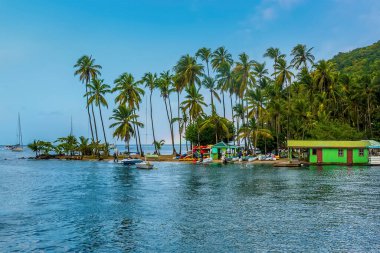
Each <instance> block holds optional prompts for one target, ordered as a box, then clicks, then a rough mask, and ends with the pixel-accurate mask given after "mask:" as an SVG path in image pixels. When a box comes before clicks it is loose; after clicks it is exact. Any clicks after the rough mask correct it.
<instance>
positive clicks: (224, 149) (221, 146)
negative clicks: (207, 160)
mask: <svg viewBox="0 0 380 253" xmlns="http://www.w3.org/2000/svg"><path fill="white" fill-rule="evenodd" d="M239 149H240V147H238V146H235V145H228V144H226V143H224V142H223V141H222V142H218V143H216V144H215V145H213V146H212V148H211V157H212V159H214V160H219V159H221V157H222V155H223V154H225V155H226V156H227V157H229V156H236V155H237V152H238V150H239Z"/></svg>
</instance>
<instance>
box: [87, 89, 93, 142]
mask: <svg viewBox="0 0 380 253" xmlns="http://www.w3.org/2000/svg"><path fill="white" fill-rule="evenodd" d="M87 83H88V82H87ZM87 93H88V87H87V84H86V94H87ZM86 100H87V103H86V105H87V114H88V120H89V122H90V130H91V139H92V142H94V131H93V129H92V121H91V114H90V107H89V106H88V95H86Z"/></svg>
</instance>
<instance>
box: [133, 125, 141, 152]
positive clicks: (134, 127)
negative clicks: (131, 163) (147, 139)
mask: <svg viewBox="0 0 380 253" xmlns="http://www.w3.org/2000/svg"><path fill="white" fill-rule="evenodd" d="M133 122H135V121H134V120H133ZM136 127H137V126H136V125H135V124H133V132H135V140H136V149H137V153H139V155H141V153H140V150H139V143H138V136H137V130H136Z"/></svg>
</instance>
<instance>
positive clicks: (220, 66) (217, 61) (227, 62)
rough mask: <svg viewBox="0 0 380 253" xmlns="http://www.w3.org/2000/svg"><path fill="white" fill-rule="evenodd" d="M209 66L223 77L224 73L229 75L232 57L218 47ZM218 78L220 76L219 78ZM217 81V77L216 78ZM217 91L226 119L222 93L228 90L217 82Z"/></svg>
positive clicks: (222, 48) (223, 48)
mask: <svg viewBox="0 0 380 253" xmlns="http://www.w3.org/2000/svg"><path fill="white" fill-rule="evenodd" d="M211 57H212V60H211V66H212V68H213V69H214V70H217V71H218V72H220V71H222V73H218V74H217V76H218V75H219V74H221V75H223V74H226V73H225V71H228V72H230V73H231V66H232V64H233V60H232V55H231V54H230V53H229V52H228V51H227V50H226V49H225V47H219V48H217V49H216V50H215V51H214V52H213V53H212V56H211ZM228 66H229V67H228ZM223 71H224V73H223ZM219 77H220V76H219ZM217 79H218V77H217ZM218 84H219V85H218V89H220V91H221V93H222V101H223V117H226V106H225V102H224V92H225V91H226V90H228V88H227V86H226V83H224V85H220V83H219V82H218Z"/></svg>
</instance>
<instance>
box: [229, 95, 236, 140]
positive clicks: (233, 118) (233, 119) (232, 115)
mask: <svg viewBox="0 0 380 253" xmlns="http://www.w3.org/2000/svg"><path fill="white" fill-rule="evenodd" d="M230 102H231V118H232V125H233V126H235V117H234V109H233V108H234V107H233V106H232V94H230ZM233 139H234V145H235V133H233Z"/></svg>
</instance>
